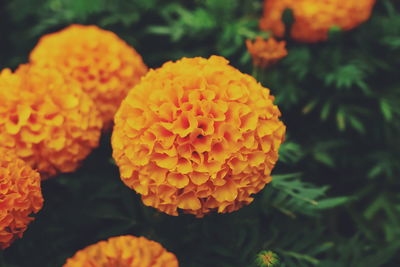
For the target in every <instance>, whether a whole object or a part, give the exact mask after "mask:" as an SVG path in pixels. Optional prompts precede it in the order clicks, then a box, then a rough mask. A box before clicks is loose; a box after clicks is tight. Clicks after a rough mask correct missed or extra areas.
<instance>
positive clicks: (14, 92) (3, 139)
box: [0, 65, 102, 179]
mask: <svg viewBox="0 0 400 267" xmlns="http://www.w3.org/2000/svg"><path fill="white" fill-rule="evenodd" d="M101 127H102V121H101V118H100V116H99V113H98V112H97V110H96V108H95V106H94V103H93V101H92V100H91V99H90V97H89V96H87V95H86V94H85V93H84V92H83V91H82V90H81V88H80V86H79V84H78V83H76V82H74V81H72V80H70V79H68V78H66V77H65V76H63V75H62V74H61V72H59V71H58V70H57V69H55V68H49V67H40V66H29V65H22V66H20V67H19V68H18V69H17V71H16V72H15V73H12V72H11V71H10V70H9V69H5V70H3V71H2V72H1V73H0V147H5V148H8V149H10V150H13V151H14V152H15V154H16V155H17V156H18V157H20V158H21V159H23V160H25V162H27V163H28V164H29V165H30V166H31V167H33V168H34V169H37V170H38V171H39V172H40V173H41V174H42V179H45V178H48V177H50V176H53V175H55V174H57V173H58V172H72V171H74V170H75V169H76V168H77V167H78V165H79V163H80V161H81V160H83V159H84V158H85V157H86V156H87V155H88V154H89V153H90V151H91V150H92V149H93V148H95V147H96V146H97V145H98V141H99V138H100V134H101Z"/></svg>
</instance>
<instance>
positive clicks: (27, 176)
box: [0, 148, 43, 249]
mask: <svg viewBox="0 0 400 267" xmlns="http://www.w3.org/2000/svg"><path fill="white" fill-rule="evenodd" d="M42 205H43V198H42V191H41V189H40V175H39V173H38V172H36V171H34V170H32V168H31V167H30V166H29V165H28V164H26V163H25V162H24V161H22V160H21V159H18V158H17V156H16V155H15V154H14V153H12V152H11V151H8V150H5V149H1V148H0V248H1V249H5V248H7V247H9V246H10V244H11V243H12V242H13V241H14V240H15V239H17V238H21V237H22V235H23V233H24V232H25V230H26V228H27V227H28V225H29V223H30V222H31V221H32V220H33V217H30V215H31V214H32V213H37V212H38V211H39V210H40V209H41V208H42Z"/></svg>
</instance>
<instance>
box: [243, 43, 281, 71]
mask: <svg viewBox="0 0 400 267" xmlns="http://www.w3.org/2000/svg"><path fill="white" fill-rule="evenodd" d="M285 45H286V42H285V41H281V42H278V41H277V40H275V38H272V37H271V38H269V39H268V40H267V41H265V40H264V39H263V38H262V37H260V36H258V37H257V38H256V40H255V41H254V42H252V41H250V40H246V46H247V50H248V51H249V53H250V55H251V57H252V58H253V65H255V66H258V67H261V68H266V67H268V66H271V65H273V64H275V63H276V62H278V61H279V60H280V59H281V58H283V57H285V56H286V55H287V50H286V48H285Z"/></svg>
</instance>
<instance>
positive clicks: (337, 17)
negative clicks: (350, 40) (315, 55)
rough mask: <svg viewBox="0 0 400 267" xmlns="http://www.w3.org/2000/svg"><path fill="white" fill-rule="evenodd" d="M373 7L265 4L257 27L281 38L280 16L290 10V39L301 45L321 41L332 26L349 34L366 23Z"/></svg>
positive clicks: (283, 0)
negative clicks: (348, 31)
mask: <svg viewBox="0 0 400 267" xmlns="http://www.w3.org/2000/svg"><path fill="white" fill-rule="evenodd" d="M374 4H375V0H264V15H263V18H262V19H261V21H260V27H261V29H262V30H265V31H272V32H273V34H274V35H275V36H278V37H283V35H284V33H285V25H284V23H283V21H282V14H283V12H284V10H285V9H287V8H290V9H291V10H292V11H293V16H294V20H295V21H294V24H293V26H292V29H291V33H290V34H291V37H292V38H293V39H295V40H297V41H300V42H310V43H311V42H318V41H323V40H326V39H327V38H328V32H329V29H331V28H332V27H334V26H336V27H339V28H341V29H342V30H350V29H353V28H354V27H356V26H358V25H359V24H361V23H363V22H364V21H366V20H367V19H368V18H369V17H370V15H371V11H372V8H373V6H374Z"/></svg>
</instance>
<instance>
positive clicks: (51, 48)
mask: <svg viewBox="0 0 400 267" xmlns="http://www.w3.org/2000/svg"><path fill="white" fill-rule="evenodd" d="M30 60H31V62H33V63H35V64H45V65H50V66H56V67H58V68H59V69H60V70H61V71H63V73H64V75H68V76H70V77H72V78H74V79H75V80H76V81H78V82H79V83H80V84H81V86H82V88H83V90H84V91H85V92H86V93H88V94H89V95H90V97H92V99H93V101H94V102H95V103H96V106H97V108H98V109H99V111H100V113H101V117H102V119H103V122H104V127H105V128H106V129H108V128H110V126H111V125H112V120H113V118H114V114H115V112H116V111H117V109H118V107H119V105H120V103H121V101H122V99H124V98H125V96H126V94H127V93H128V91H129V90H130V89H132V87H133V86H134V85H135V84H137V83H138V82H139V80H140V78H141V76H142V75H144V74H145V73H146V72H147V67H146V65H144V63H143V60H142V57H141V56H140V55H139V54H138V53H137V52H136V50H135V49H133V48H132V47H130V46H129V45H128V44H127V43H126V42H124V41H123V40H122V39H120V38H119V37H118V36H117V35H115V34H114V33H112V32H110V31H106V30H102V29H100V28H98V27H97V26H84V25H71V26H69V27H67V28H65V29H63V30H61V31H59V32H56V33H52V34H48V35H45V36H43V37H42V38H41V39H40V40H39V43H38V44H37V46H36V47H35V48H34V49H33V51H32V52H31V55H30Z"/></svg>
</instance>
